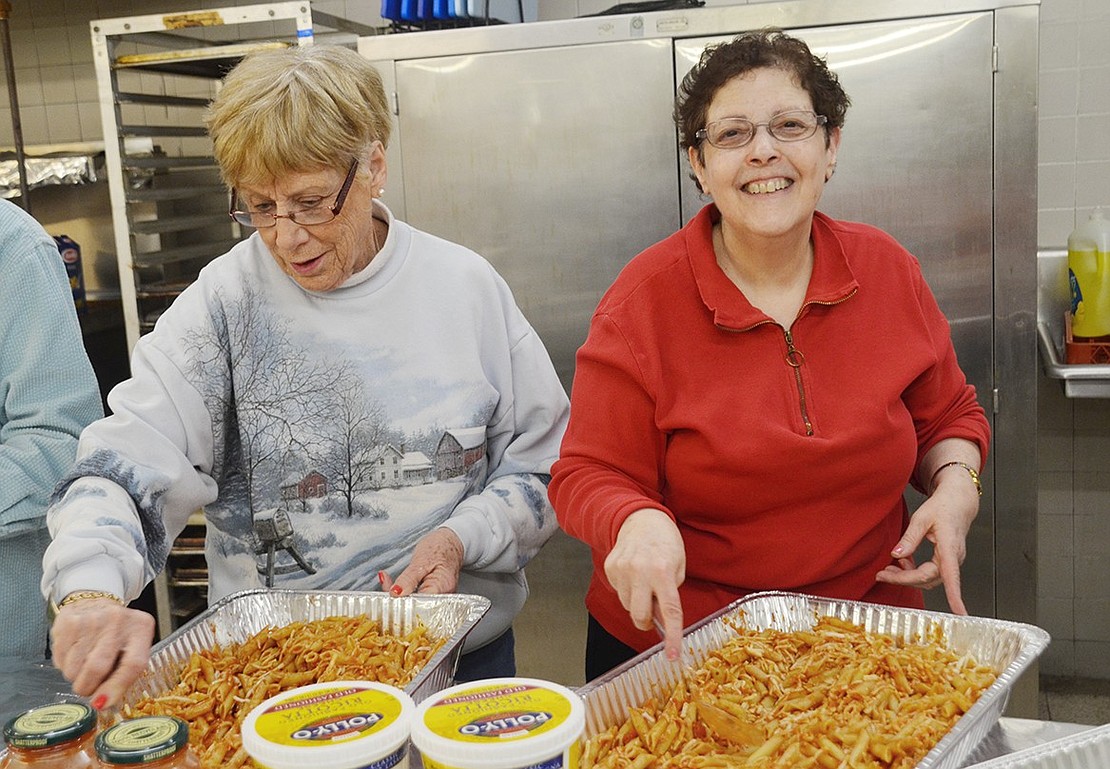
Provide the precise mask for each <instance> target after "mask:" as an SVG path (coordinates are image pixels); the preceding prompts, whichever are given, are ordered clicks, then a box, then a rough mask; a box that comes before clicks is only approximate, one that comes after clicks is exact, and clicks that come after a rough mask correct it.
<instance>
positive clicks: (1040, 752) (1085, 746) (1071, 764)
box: [969, 724, 1110, 769]
mask: <svg viewBox="0 0 1110 769" xmlns="http://www.w3.org/2000/svg"><path fill="white" fill-rule="evenodd" d="M1108 766H1110V724H1106V725H1105V726H1098V727H1095V728H1093V729H1088V730H1087V731H1083V732H1078V733H1076V734H1072V735H1069V736H1067V737H1062V738H1060V739H1058V740H1052V741H1051V742H1046V743H1044V744H1042V745H1037V746H1036V747H1032V748H1026V749H1024V750H1018V751H1015V752H1013V753H1010V754H1009V755H1006V756H1000V757H998V758H992V759H991V760H990V761H984V762H982V763H980V764H972V765H971V767H970V768H969V769H1093V768H1094V767H1108Z"/></svg>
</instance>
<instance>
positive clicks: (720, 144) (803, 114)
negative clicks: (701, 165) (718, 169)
mask: <svg viewBox="0 0 1110 769" xmlns="http://www.w3.org/2000/svg"><path fill="white" fill-rule="evenodd" d="M827 122H829V119H828V118H827V117H826V116H824V115H818V114H817V113H815V112H812V111H810V110H790V111H789V112H780V113H779V114H777V115H775V116H774V117H772V118H771V119H770V120H768V121H767V122H766V123H753V122H752V121H750V120H748V119H747V118H742V117H726V118H722V119H721V120H714V121H713V122H712V123H706V124H705V128H702V129H701V130H700V131H698V132H697V133H695V134H694V137H695V138H696V139H698V141H707V142H709V143H710V144H712V145H713V146H714V147H716V148H717V149H722V150H733V149H737V148H738V147H743V146H744V145H745V144H747V143H748V142H750V141H751V140H752V139H754V138H755V132H756V130H757V129H759V127H760V126H763V127H765V128H766V129H767V133H769V134H771V136H772V137H773V138H775V139H778V140H779V141H780V142H800V141H802V140H803V139H808V138H809V137H811V136H813V135H814V134H815V133H817V128H818V127H819V126H823V125H825V124H826V123H827Z"/></svg>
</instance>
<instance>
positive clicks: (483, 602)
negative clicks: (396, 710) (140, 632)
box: [123, 588, 490, 705]
mask: <svg viewBox="0 0 1110 769" xmlns="http://www.w3.org/2000/svg"><path fill="white" fill-rule="evenodd" d="M489 607H490V601H489V599H488V598H485V597H483V596H477V595H466V594H462V593H453V594H449V595H409V596H401V597H394V596H390V595H387V594H386V593H373V592H365V593H363V592H343V591H335V592H316V591H305V590H269V589H266V588H258V589H255V590H244V591H242V592H239V593H234V594H232V595H229V596H227V597H226V598H224V599H222V600H220V601H218V602H216V603H214V604H212V606H210V607H209V608H208V609H207V610H206V611H204V612H203V613H201V614H199V615H197V616H196V617H194V618H193V619H192V620H190V621H189V622H188V623H187V624H185V625H183V626H181V627H180V628H178V629H177V630H176V631H174V633H173V634H172V635H170V636H169V637H168V638H166V639H164V640H162V641H160V642H159V643H158V644H156V645H155V646H154V648H153V649H151V655H150V664H149V665H148V666H147V669H146V671H145V672H144V673H143V674H142V675H141V676H140V677H139V678H138V680H136V681H135V683H134V684H132V685H131V687H130V688H129V689H128V690H127V693H126V694H125V695H124V698H123V700H124V702H125V703H126V704H129V705H134V704H135V703H136V702H138V701H139V700H140V699H142V698H143V697H156V696H158V695H159V694H163V693H165V692H167V691H169V690H170V689H172V688H173V687H174V686H175V685H176V684H177V682H178V679H179V677H180V675H181V671H182V670H183V669H184V668H185V666H186V664H187V663H188V661H189V657H190V656H191V655H192V654H193V653H194V652H198V651H201V650H202V649H211V648H212V647H214V646H215V645H216V644H220V645H221V646H226V645H228V644H231V643H242V642H243V641H246V640H247V639H248V638H250V637H251V636H253V635H254V634H255V633H257V632H259V631H260V630H262V629H263V628H266V627H282V626H284V625H288V624H290V623H292V622H303V621H309V620H317V619H324V618H325V617H356V616H360V615H366V616H367V617H370V618H371V619H374V620H378V621H379V622H380V623H381V625H382V630H383V632H386V633H390V634H393V635H404V634H405V633H408V632H409V631H411V630H413V629H414V628H415V627H417V625H418V624H419V623H423V624H424V625H425V626H426V627H427V628H428V631H429V632H430V633H431V634H432V635H433V636H435V637H437V638H444V639H446V642H445V643H444V644H443V646H442V647H440V649H439V651H437V652H436V653H435V655H434V656H433V657H432V658H431V659H430V660H428V662H427V664H426V665H425V666H424V667H423V668H422V669H421V670H420V671H419V672H417V674H416V675H415V676H414V677H413V679H412V680H411V681H410V682H409V683H408V685H407V686H405V691H406V692H408V693H409V695H410V696H412V698H413V699H414V700H416V701H417V702H420V701H421V700H423V699H424V698H425V697H427V696H429V695H431V694H434V693H435V692H437V691H439V690H440V689H445V688H446V687H448V686H450V685H451V684H452V682H453V680H454V675H455V665H456V664H457V663H458V659H459V655H460V654H461V653H462V644H463V640H464V639H465V638H466V636H467V634H468V633H469V632H470V631H471V629H472V628H473V627H474V625H476V624H477V623H478V620H480V619H481V618H482V616H483V615H484V614H485V613H486V612H487V611H489Z"/></svg>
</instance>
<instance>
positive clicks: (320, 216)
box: [228, 158, 358, 229]
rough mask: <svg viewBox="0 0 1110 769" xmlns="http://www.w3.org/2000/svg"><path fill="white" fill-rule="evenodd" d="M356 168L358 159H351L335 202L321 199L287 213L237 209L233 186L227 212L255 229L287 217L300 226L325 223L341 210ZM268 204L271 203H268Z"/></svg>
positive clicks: (271, 224) (273, 223) (269, 225)
mask: <svg viewBox="0 0 1110 769" xmlns="http://www.w3.org/2000/svg"><path fill="white" fill-rule="evenodd" d="M357 170H358V159H357V158H356V159H355V160H353V161H351V167H350V169H349V170H348V171H347V176H346V178H345V179H344V180H343V186H342V187H340V188H339V194H337V195H336V196H335V203H333V204H332V205H330V206H326V205H324V203H323V200H321V201H320V202H319V203H317V204H315V205H309V206H305V207H304V208H301V209H298V210H296V211H290V212H289V213H287V214H277V213H274V212H272V211H239V210H236V208H235V202H236V192H235V189H234V188H233V189H232V190H231V205H230V206H229V208H228V214H229V215H230V216H231V218H232V219H234V220H235V221H237V222H239V224H242V225H245V226H247V227H254V228H255V229H263V228H265V227H273V226H275V225H276V224H277V220H278V219H288V220H289V221H291V222H293V224H299V225H301V226H302V227H311V226H312V225H314V224H326V223H327V222H330V221H331V220H332V219H334V218H335V217H337V216H339V212H340V211H342V210H343V203H344V201H346V200H347V193H348V192H350V191H351V184H352V183H354V180H355V171H357ZM268 205H271V206H272V205H273V204H272V203H271V204H268Z"/></svg>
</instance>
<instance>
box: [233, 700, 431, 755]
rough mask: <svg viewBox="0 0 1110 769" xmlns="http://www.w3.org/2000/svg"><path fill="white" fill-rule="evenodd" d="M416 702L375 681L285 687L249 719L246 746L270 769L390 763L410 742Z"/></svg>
mask: <svg viewBox="0 0 1110 769" xmlns="http://www.w3.org/2000/svg"><path fill="white" fill-rule="evenodd" d="M415 709H416V705H415V704H414V703H413V701H412V697H410V696H409V695H408V694H406V693H405V692H404V691H402V690H401V689H398V688H397V687H395V686H389V685H387V684H381V683H377V682H375V681H331V682H327V683H320V684H310V685H308V686H301V687H299V688H297V689H291V690H289V691H287V692H282V693H281V694H278V695H276V696H274V697H271V698H270V699H268V700H266V701H265V702H263V703H261V704H260V705H258V706H257V707H255V708H254V709H253V710H251V712H250V713H248V714H247V717H246V718H245V719H244V720H243V727H242V736H243V748H244V749H245V750H246V751H247V753H248V754H249V755H250V757H251V758H252V759H254V760H255V762H256V763H258V764H260V765H262V766H265V767H268V769H304V767H306V766H311V767H314V769H363V768H364V767H376V768H378V769H387V768H388V767H391V766H394V765H396V764H398V763H400V761H401V759H402V758H404V755H405V752H406V749H407V747H408V738H409V726H410V723H411V720H412V716H413V712H414V711H415Z"/></svg>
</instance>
